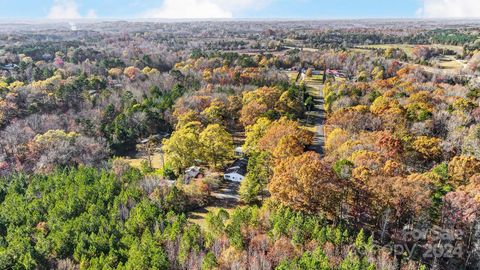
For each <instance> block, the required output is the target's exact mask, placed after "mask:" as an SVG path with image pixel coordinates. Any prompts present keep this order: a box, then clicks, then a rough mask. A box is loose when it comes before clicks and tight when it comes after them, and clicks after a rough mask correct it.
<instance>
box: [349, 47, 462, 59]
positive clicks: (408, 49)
mask: <svg viewBox="0 0 480 270" xmlns="http://www.w3.org/2000/svg"><path fill="white" fill-rule="evenodd" d="M416 46H419V45H413V44H374V45H363V46H358V48H355V49H354V50H357V51H358V50H363V51H365V48H367V49H368V48H371V49H389V48H397V49H401V50H403V51H405V53H406V54H407V55H408V57H412V53H413V48H415V47H416ZM423 46H427V47H431V48H439V49H449V50H452V51H455V52H456V53H457V54H462V52H463V47H462V46H454V45H443V44H425V45H423Z"/></svg>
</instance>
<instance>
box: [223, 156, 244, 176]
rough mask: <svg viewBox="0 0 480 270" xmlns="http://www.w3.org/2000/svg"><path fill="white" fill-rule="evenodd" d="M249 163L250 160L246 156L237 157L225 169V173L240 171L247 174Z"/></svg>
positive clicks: (239, 172) (241, 173)
mask: <svg viewBox="0 0 480 270" xmlns="http://www.w3.org/2000/svg"><path fill="white" fill-rule="evenodd" d="M247 165H248V160H247V159H246V158H240V159H237V160H235V162H233V164H232V165H231V166H230V167H229V168H228V169H227V170H226V171H225V174H231V173H238V174H240V175H242V176H245V175H246V174H247Z"/></svg>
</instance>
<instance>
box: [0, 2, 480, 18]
mask: <svg viewBox="0 0 480 270" xmlns="http://www.w3.org/2000/svg"><path fill="white" fill-rule="evenodd" d="M423 17H426V18H428V17H435V18H441V17H442V18H443V17H480V0H0V18H3V19H5V18H26V19H42V18H52V19H72V18H124V19H129V18H131V19H133V18H295V19H301V18H308V19H335V18H423Z"/></svg>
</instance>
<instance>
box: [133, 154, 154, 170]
mask: <svg viewBox="0 0 480 270" xmlns="http://www.w3.org/2000/svg"><path fill="white" fill-rule="evenodd" d="M125 160H126V161H127V162H128V164H130V166H132V167H134V168H137V169H140V168H141V164H142V161H144V160H145V161H148V159H147V157H146V156H139V157H135V158H128V157H126V158H125ZM162 167H163V157H162V154H160V153H155V154H154V155H153V156H152V168H153V169H161V168H162Z"/></svg>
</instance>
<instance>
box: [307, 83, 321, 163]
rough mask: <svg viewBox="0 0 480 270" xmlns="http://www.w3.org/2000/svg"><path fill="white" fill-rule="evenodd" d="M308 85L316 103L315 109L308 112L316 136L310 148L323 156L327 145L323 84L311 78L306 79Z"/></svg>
mask: <svg viewBox="0 0 480 270" xmlns="http://www.w3.org/2000/svg"><path fill="white" fill-rule="evenodd" d="M306 85H307V87H309V92H310V95H311V96H312V97H313V101H314V103H315V106H314V109H313V110H312V111H309V112H307V115H308V118H309V119H311V122H312V123H313V124H314V129H315V137H314V139H313V144H312V145H311V146H310V150H313V151H315V152H317V153H319V154H320V155H322V156H323V154H324V153H325V152H324V145H325V110H324V107H323V104H324V98H323V84H322V83H321V82H319V81H314V80H309V81H306Z"/></svg>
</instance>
